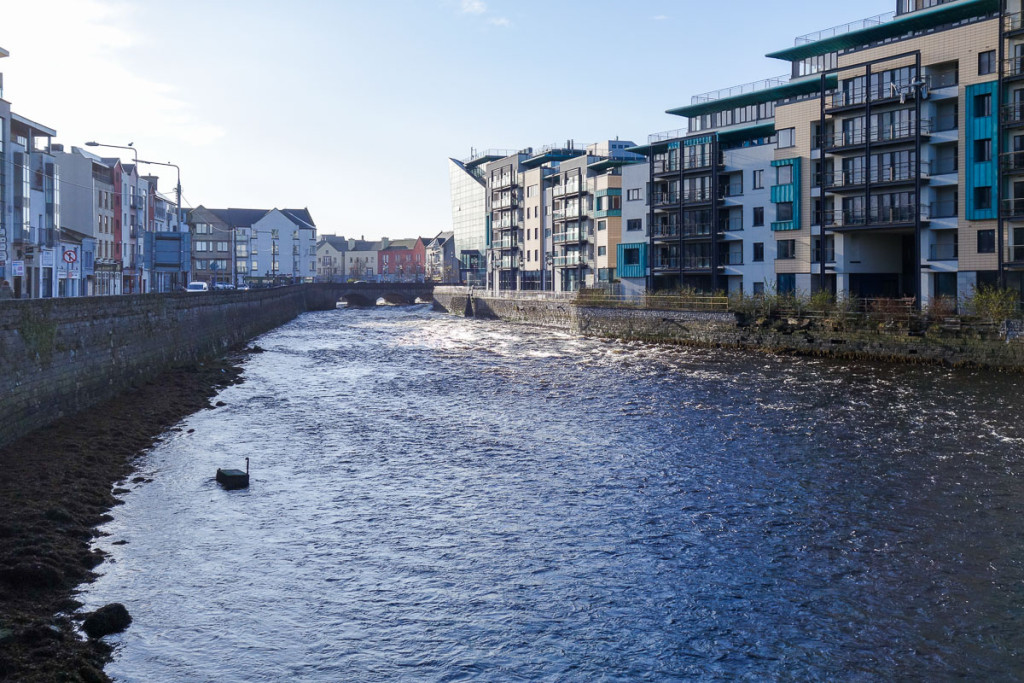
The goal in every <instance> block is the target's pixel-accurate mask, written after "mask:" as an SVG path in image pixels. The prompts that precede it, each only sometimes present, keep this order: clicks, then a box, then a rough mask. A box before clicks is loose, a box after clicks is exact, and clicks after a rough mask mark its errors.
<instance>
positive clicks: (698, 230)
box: [683, 223, 712, 237]
mask: <svg viewBox="0 0 1024 683" xmlns="http://www.w3.org/2000/svg"><path fill="white" fill-rule="evenodd" d="M711 232H712V230H711V223H683V237H710V236H711Z"/></svg>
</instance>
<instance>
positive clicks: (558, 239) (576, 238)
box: [551, 229, 587, 244]
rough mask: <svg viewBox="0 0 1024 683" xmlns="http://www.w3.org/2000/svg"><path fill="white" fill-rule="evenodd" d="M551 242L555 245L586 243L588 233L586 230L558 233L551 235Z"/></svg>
mask: <svg viewBox="0 0 1024 683" xmlns="http://www.w3.org/2000/svg"><path fill="white" fill-rule="evenodd" d="M551 240H552V242H554V243H555V244H566V243H569V242H586V241H587V231H586V230H578V229H577V230H566V231H565V232H556V233H554V234H552V235H551Z"/></svg>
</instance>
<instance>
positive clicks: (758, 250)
mask: <svg viewBox="0 0 1024 683" xmlns="http://www.w3.org/2000/svg"><path fill="white" fill-rule="evenodd" d="M752 260H753V261H764V242H754V258H753V259H752Z"/></svg>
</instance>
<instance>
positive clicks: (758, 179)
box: [751, 169, 764, 190]
mask: <svg viewBox="0 0 1024 683" xmlns="http://www.w3.org/2000/svg"><path fill="white" fill-rule="evenodd" d="M751 187H753V188H754V189H755V190H761V189H764V171H763V170H761V169H758V170H756V171H754V181H753V185H752V186H751Z"/></svg>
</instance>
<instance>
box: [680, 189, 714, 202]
mask: <svg viewBox="0 0 1024 683" xmlns="http://www.w3.org/2000/svg"><path fill="white" fill-rule="evenodd" d="M711 198H712V194H711V188H707V189H702V190H684V191H683V203H684V204H705V203H707V202H710V201H711V200H712V199H711Z"/></svg>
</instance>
